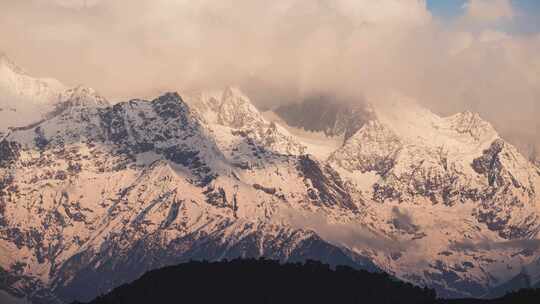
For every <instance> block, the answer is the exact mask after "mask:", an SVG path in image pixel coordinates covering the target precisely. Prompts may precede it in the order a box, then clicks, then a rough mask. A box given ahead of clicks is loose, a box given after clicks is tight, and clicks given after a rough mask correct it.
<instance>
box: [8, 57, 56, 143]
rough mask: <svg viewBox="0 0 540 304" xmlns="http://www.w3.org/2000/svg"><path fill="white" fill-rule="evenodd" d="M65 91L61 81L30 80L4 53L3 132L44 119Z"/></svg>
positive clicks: (31, 78)
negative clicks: (43, 116)
mask: <svg viewBox="0 0 540 304" xmlns="http://www.w3.org/2000/svg"><path fill="white" fill-rule="evenodd" d="M64 90H65V87H64V85H62V84H61V83H60V82H58V81H57V80H54V79H40V78H33V77H31V76H29V75H28V74H27V73H26V72H25V71H24V70H23V69H22V68H20V67H18V66H17V65H16V64H14V63H13V62H12V61H11V60H10V59H9V58H7V56H5V55H4V54H2V53H0V115H2V120H1V122H0V132H5V130H6V129H7V128H8V127H14V126H15V127H17V126H21V125H24V124H27V123H29V122H34V121H37V120H39V119H41V117H42V114H43V113H45V112H47V111H49V110H51V108H52V105H53V104H54V103H55V102H56V100H57V99H58V97H59V96H60V94H61V92H62V91H64Z"/></svg>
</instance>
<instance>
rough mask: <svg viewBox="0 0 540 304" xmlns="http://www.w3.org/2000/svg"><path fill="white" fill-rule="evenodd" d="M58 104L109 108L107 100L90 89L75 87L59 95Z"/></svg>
mask: <svg viewBox="0 0 540 304" xmlns="http://www.w3.org/2000/svg"><path fill="white" fill-rule="evenodd" d="M59 103H69V104H70V105H71V106H77V107H106V106H109V102H108V101H107V99H105V98H104V97H102V96H101V95H99V94H98V92H97V91H96V90H94V89H92V88H88V87H84V86H77V87H74V88H72V89H69V90H66V91H65V92H63V93H62V95H60V98H59Z"/></svg>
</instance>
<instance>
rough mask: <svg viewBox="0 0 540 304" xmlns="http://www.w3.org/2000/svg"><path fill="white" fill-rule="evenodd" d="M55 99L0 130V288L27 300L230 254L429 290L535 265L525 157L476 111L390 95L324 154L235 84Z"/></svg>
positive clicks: (468, 291) (455, 291)
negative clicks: (30, 118) (36, 115)
mask: <svg viewBox="0 0 540 304" xmlns="http://www.w3.org/2000/svg"><path fill="white" fill-rule="evenodd" d="M62 96H64V98H63V99H61V102H59V103H58V104H57V107H56V108H55V110H53V111H48V112H46V113H43V114H42V115H43V118H42V119H41V120H39V121H37V122H33V123H28V124H26V127H19V128H11V131H10V132H8V133H7V134H5V135H4V136H2V137H0V138H1V140H0V152H1V153H0V214H1V217H0V219H1V220H2V221H1V224H2V225H0V267H1V269H2V271H4V272H5V275H6V276H7V277H8V278H9V280H7V281H6V282H7V283H3V285H2V286H0V288H2V289H4V290H8V291H9V292H11V293H13V294H16V295H27V296H29V297H30V298H31V299H32V300H33V301H34V302H35V303H55V302H62V301H64V302H65V301H67V302H69V301H72V300H90V299H92V298H94V297H95V296H97V295H98V294H100V293H105V292H107V291H109V290H111V289H112V288H114V287H116V286H118V285H120V284H122V283H124V282H126V281H130V280H134V279H135V278H137V277H138V276H140V275H142V274H143V273H144V272H146V271H148V270H151V269H154V268H159V267H163V266H167V265H173V264H178V263H180V262H183V261H187V260H190V259H208V260H221V259H224V258H235V257H239V256H241V257H254V258H258V257H269V258H274V259H277V260H280V261H284V262H286V261H300V260H305V259H308V258H311V259H319V260H322V261H324V262H326V263H329V264H331V265H340V264H345V265H349V266H353V267H355V268H360V269H368V270H371V271H379V270H382V271H385V272H388V273H389V274H391V275H393V276H396V277H398V278H400V279H402V280H406V281H408V282H412V283H414V284H417V285H420V286H429V287H430V288H434V289H436V290H437V292H438V294H439V295H440V296H443V297H464V296H475V297H478V296H483V295H486V294H489V292H490V291H491V290H492V289H494V288H496V287H497V286H501V285H503V284H504V283H505V282H508V281H510V280H511V279H513V278H514V277H515V276H517V275H519V274H520V273H521V270H522V269H523V268H525V269H527V271H530V272H532V273H534V274H536V273H538V274H540V271H538V270H537V269H536V268H535V263H536V261H539V260H540V256H539V255H538V253H537V252H536V251H535V250H533V249H534V245H535V244H536V243H535V240H537V238H538V233H539V232H538V231H539V228H538V227H539V225H540V220H539V218H538V215H539V210H540V207H539V202H538V199H537V197H536V191H537V189H538V187H540V186H539V181H540V173H539V170H538V168H537V167H535V166H533V165H532V164H531V163H530V162H529V161H528V160H527V159H526V158H524V157H523V156H522V155H521V154H520V153H519V152H518V151H517V149H515V148H514V147H513V146H512V145H510V144H508V143H507V142H505V141H504V140H503V139H501V138H500V137H499V136H498V134H497V133H496V132H495V130H494V129H493V128H492V127H491V126H490V125H489V123H487V122H484V121H483V120H482V119H481V118H480V117H479V116H477V115H476V114H473V113H461V114H456V115H454V116H451V117H446V118H444V117H439V116H437V115H435V114H433V113H431V112H429V111H428V110H426V109H423V108H421V107H419V106H413V104H411V102H410V101H408V100H406V99H405V98H402V97H399V96H398V97H395V96H394V97H392V98H391V99H390V101H389V106H386V105H385V104H381V105H379V104H375V105H371V106H368V109H369V111H368V110H366V111H368V112H369V113H371V114H370V118H369V120H367V121H362V126H361V127H360V128H359V129H358V130H357V131H356V132H355V133H354V134H353V135H352V136H350V137H349V138H347V139H346V140H345V142H344V143H343V145H341V146H339V147H336V148H335V151H333V153H331V154H330V156H329V157H324V156H322V155H312V154H309V153H308V149H307V146H308V145H310V144H311V145H312V143H308V142H306V141H305V139H304V138H302V137H301V136H297V135H295V134H293V133H291V132H289V131H288V129H287V128H286V127H287V126H283V125H281V124H280V123H279V122H275V121H270V120H268V119H266V118H265V117H264V116H263V115H262V113H260V112H259V110H258V109H257V108H256V107H255V106H254V105H253V103H252V102H251V100H250V99H249V98H248V97H247V96H245V94H243V93H242V92H241V91H240V90H238V89H235V88H228V89H225V90H224V91H221V92H213V93H203V94H196V95H186V97H185V98H183V97H181V96H180V95H179V94H178V93H166V94H164V95H162V96H160V97H157V98H155V99H153V100H150V101H147V100H141V99H135V100H130V101H126V102H119V103H116V104H114V105H111V104H109V103H108V102H106V100H105V99H104V98H101V97H99V95H98V94H97V93H95V91H93V90H91V89H86V88H83V87H79V88H74V89H72V90H71V91H69V90H68V91H66V92H65V93H64V94H63V95H62ZM47 113H48V114H47ZM0 115H2V114H1V112H0ZM30 219H33V220H30ZM534 280H536V276H533V281H534ZM538 282H540V280H538ZM538 282H536V281H534V282H531V284H537V283H538ZM89 286H90V287H89Z"/></svg>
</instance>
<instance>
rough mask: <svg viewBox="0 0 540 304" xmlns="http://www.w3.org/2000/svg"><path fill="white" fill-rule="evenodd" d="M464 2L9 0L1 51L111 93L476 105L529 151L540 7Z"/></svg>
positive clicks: (2, 6)
mask: <svg viewBox="0 0 540 304" xmlns="http://www.w3.org/2000/svg"><path fill="white" fill-rule="evenodd" d="M432 2H433V1H432ZM439 2H441V3H442V2H445V1H439ZM456 2H459V1H456ZM461 2H463V3H462V4H459V8H458V10H457V13H456V14H454V15H452V16H443V15H441V14H437V13H435V12H434V10H433V9H432V7H431V5H429V4H431V2H428V3H426V2H425V1H423V0H377V1H373V0H331V1H330V0H328V1H326V0H317V1H309V0H275V1H263V0H234V1H220V0H199V1H188V0H140V1H127V0H109V1H105V0H86V1H83V0H80V1H78V0H71V1H70V0H17V1H15V0H1V1H0V35H1V37H2V39H0V50H3V51H5V52H6V53H7V54H8V55H9V56H10V57H12V58H13V59H14V60H15V61H16V62H18V63H20V64H21V65H22V66H23V67H25V68H27V69H28V70H29V72H30V73H31V74H34V75H37V76H47V77H54V78H57V79H59V80H60V81H62V82H64V83H67V84H71V85H75V84H85V85H88V86H91V87H94V88H96V89H98V90H99V91H100V92H101V93H102V94H104V95H105V96H107V97H109V98H111V99H118V98H121V99H122V98H131V97H146V96H153V95H156V94H158V93H159V92H162V91H170V90H175V91H177V90H179V91H189V90H200V89H212V88H220V87H223V86H226V85H237V86H240V87H241V88H242V89H244V90H245V91H247V92H248V93H249V94H250V95H251V96H252V97H253V99H254V100H255V101H256V102H258V103H259V105H261V106H262V107H274V106H276V105H279V104H282V103H284V102H295V101H298V100H300V99H301V98H302V97H303V96H305V95H310V94H319V93H322V92H324V93H325V94H328V95H334V96H336V98H340V99H345V100H350V102H357V101H358V100H360V99H362V98H366V99H368V100H369V101H370V102H379V100H384V97H381V96H385V94H387V93H388V92H394V91H398V92H400V93H402V94H405V95H407V96H410V97H413V98H415V99H417V100H418V101H419V102H422V103H424V104H426V105H428V106H429V107H430V108H431V109H432V110H434V111H436V112H438V113H441V114H450V113H454V112H456V111H463V110H471V111H475V112H479V113H480V114H481V115H482V116H483V117H484V118H485V119H487V120H488V121H490V122H492V123H493V124H494V125H495V126H496V128H497V129H498V130H499V131H500V132H501V133H502V135H503V136H505V137H507V138H508V139H510V140H511V141H513V142H514V143H515V144H516V145H518V146H520V147H521V148H522V150H524V151H529V152H530V151H531V150H532V146H533V145H535V144H536V145H538V144H539V143H540V139H539V138H540V136H539V134H540V124H539V122H538V117H539V114H540V106H539V102H540V34H538V32H539V31H540V29H538V28H536V27H535V24H534V22H526V21H525V20H534V19H535V18H536V19H537V17H538V15H540V12H537V11H534V10H532V11H531V10H524V9H523V6H521V5H520V4H521V2H526V0H523V1H520V0H516V1H510V0H470V1H461ZM535 7H537V6H535ZM524 24H526V25H527V26H524Z"/></svg>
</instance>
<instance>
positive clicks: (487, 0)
mask: <svg viewBox="0 0 540 304" xmlns="http://www.w3.org/2000/svg"><path fill="white" fill-rule="evenodd" d="M464 8H465V10H466V16H467V17H468V18H471V19H473V20H476V21H481V22H497V21H501V20H510V19H513V18H514V16H515V11H514V8H513V7H512V4H511V3H510V0H469V2H467V3H465V5H464Z"/></svg>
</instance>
